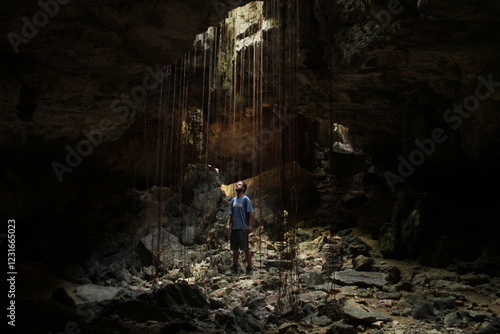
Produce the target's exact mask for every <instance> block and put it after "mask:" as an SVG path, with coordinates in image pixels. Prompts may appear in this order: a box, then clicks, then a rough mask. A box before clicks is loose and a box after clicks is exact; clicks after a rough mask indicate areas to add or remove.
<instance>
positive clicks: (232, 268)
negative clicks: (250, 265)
mask: <svg viewBox="0 0 500 334" xmlns="http://www.w3.org/2000/svg"><path fill="white" fill-rule="evenodd" d="M229 273H230V274H231V275H236V274H237V273H238V268H237V267H235V266H231V268H230V269H229Z"/></svg>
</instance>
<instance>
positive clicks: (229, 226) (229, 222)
mask: <svg viewBox="0 0 500 334" xmlns="http://www.w3.org/2000/svg"><path fill="white" fill-rule="evenodd" d="M226 229H227V232H228V233H229V232H230V231H231V215H229V218H228V219H227V224H226Z"/></svg>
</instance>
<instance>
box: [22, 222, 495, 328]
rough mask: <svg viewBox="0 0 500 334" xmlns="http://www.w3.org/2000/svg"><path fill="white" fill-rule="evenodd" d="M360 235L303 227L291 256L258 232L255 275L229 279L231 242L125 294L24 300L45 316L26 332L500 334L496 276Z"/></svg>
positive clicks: (82, 288) (139, 281)
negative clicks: (380, 249) (397, 252)
mask: <svg viewBox="0 0 500 334" xmlns="http://www.w3.org/2000/svg"><path fill="white" fill-rule="evenodd" d="M356 232H357V231H356V230H347V231H341V233H340V234H332V233H330V231H328V230H326V229H318V228H316V229H309V230H306V229H298V231H297V234H298V235H300V242H298V244H297V245H295V250H296V251H295V252H292V253H293V254H295V256H290V255H287V256H288V257H284V256H283V252H280V250H281V248H280V247H279V245H277V244H276V243H272V242H270V241H269V239H268V238H267V236H266V235H265V234H264V233H262V229H258V230H257V231H256V232H255V233H254V235H253V236H252V238H251V239H252V243H253V245H252V249H253V250H254V259H255V263H256V267H257V268H256V270H255V272H254V274H253V275H251V276H250V275H244V274H238V275H227V274H226V272H227V269H228V268H229V266H230V264H231V253H230V251H229V250H228V245H227V243H223V245H222V247H221V248H219V249H209V248H208V247H207V246H206V245H204V246H199V245H195V246H190V247H186V246H182V247H184V250H183V252H182V253H179V254H184V255H182V256H180V257H179V259H178V260H179V263H182V262H185V263H184V264H185V266H180V267H179V268H177V269H172V270H170V271H168V272H166V273H163V274H162V273H158V272H157V273H154V268H149V269H148V270H146V269H142V270H140V271H136V272H135V273H131V274H130V275H129V277H130V279H128V280H125V281H121V283H120V286H97V285H94V284H83V285H76V286H75V285H73V286H72V287H71V288H69V287H68V286H66V287H65V288H63V287H59V288H58V289H56V291H55V292H54V294H53V296H52V299H51V300H41V301H40V300H39V301H26V302H25V304H24V306H23V307H25V308H26V309H31V310H32V311H33V310H34V311H39V312H31V314H36V315H34V316H32V317H34V319H33V320H34V322H32V324H33V325H30V326H28V325H26V324H27V322H26V323H25V324H24V328H23V329H24V330H25V332H26V333H35V332H37V331H36V330H38V329H39V328H40V327H42V328H44V329H47V330H51V331H57V330H59V331H60V330H61V328H64V322H65V321H66V322H73V323H75V324H77V325H78V326H79V328H81V329H82V330H87V331H88V332H93V333H123V332H130V333H143V332H148V333H188V332H193V333H238V332H248V333H378V334H381V333H401V334H403V333H424V332H425V333H433V334H438V333H482V334H488V333H491V334H493V333H498V332H499V331H500V321H499V319H498V317H497V316H496V314H498V312H499V311H500V292H499V291H500V278H499V277H490V276H488V275H487V274H476V273H473V272H469V273H460V274H459V273H458V272H457V271H456V270H452V269H453V268H448V269H436V268H427V267H423V266H418V265H415V264H413V263H407V262H400V261H390V260H385V259H382V258H380V257H379V255H378V253H377V250H375V249H372V248H371V247H370V246H368V244H367V243H365V242H364V241H363V240H362V238H361V237H358V236H357V233H356ZM187 264H189V265H187ZM244 265H245V264H244V263H241V267H242V268H243V266H244ZM188 267H189V270H187V269H186V268H188ZM288 268H290V269H288ZM152 271H153V272H152ZM241 272H243V271H241ZM151 277H154V278H153V279H151ZM114 282H116V281H114ZM41 309H44V312H43V313H42V312H41ZM61 310H64V312H62V311H61ZM56 313H57V314H58V316H57V317H54V318H53V319H57V321H55V320H54V321H47V320H44V321H42V320H41V319H40V316H39V314H49V315H50V314H56ZM44 318H45V319H46V317H44ZM37 321H38V322H37ZM40 324H41V325H40ZM35 326H38V327H35Z"/></svg>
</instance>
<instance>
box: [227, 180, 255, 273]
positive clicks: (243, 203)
mask: <svg viewBox="0 0 500 334" xmlns="http://www.w3.org/2000/svg"><path fill="white" fill-rule="evenodd" d="M246 190H247V184H246V183H245V182H243V181H238V182H236V194H237V196H236V197H234V198H233V199H232V200H231V206H230V208H229V218H228V220H227V225H226V229H227V231H228V232H230V233H231V234H230V239H229V240H230V244H231V250H232V251H233V265H232V267H231V269H230V272H231V274H237V273H238V260H239V257H240V250H242V251H243V253H245V257H246V260H247V267H246V273H247V274H248V275H251V274H252V271H253V267H252V252H250V249H249V247H248V235H249V234H250V233H252V230H253V208H252V202H251V201H250V198H248V196H246V195H245V191H246Z"/></svg>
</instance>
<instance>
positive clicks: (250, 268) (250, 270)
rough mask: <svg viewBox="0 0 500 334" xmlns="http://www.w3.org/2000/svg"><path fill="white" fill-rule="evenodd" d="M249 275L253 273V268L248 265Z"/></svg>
mask: <svg viewBox="0 0 500 334" xmlns="http://www.w3.org/2000/svg"><path fill="white" fill-rule="evenodd" d="M247 275H253V268H252V267H247Z"/></svg>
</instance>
